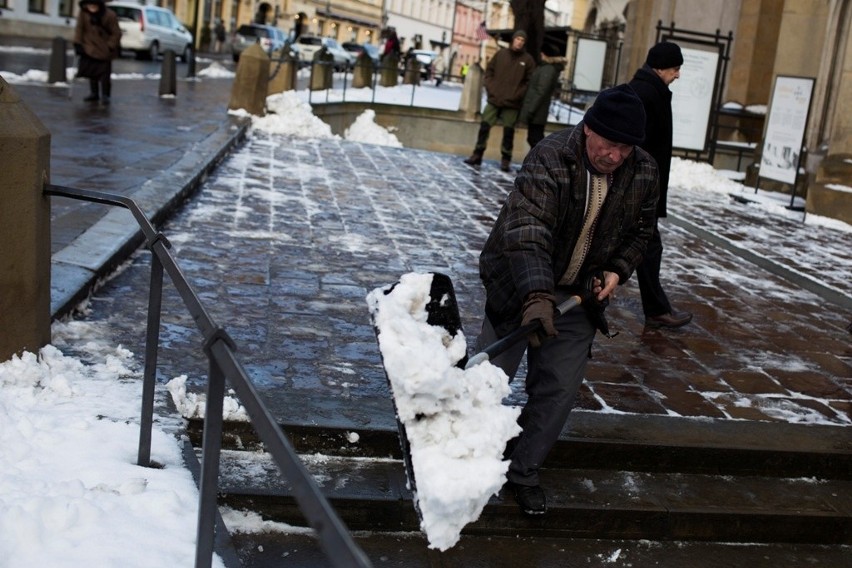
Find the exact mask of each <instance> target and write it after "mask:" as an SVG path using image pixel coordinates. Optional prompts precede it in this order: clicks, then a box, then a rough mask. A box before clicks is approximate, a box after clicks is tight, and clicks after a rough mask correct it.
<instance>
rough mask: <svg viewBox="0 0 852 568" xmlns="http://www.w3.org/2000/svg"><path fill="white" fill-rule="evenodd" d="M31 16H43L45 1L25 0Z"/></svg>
mask: <svg viewBox="0 0 852 568" xmlns="http://www.w3.org/2000/svg"><path fill="white" fill-rule="evenodd" d="M27 2H28V6H29V11H30V13H31V14H44V2H45V0H27Z"/></svg>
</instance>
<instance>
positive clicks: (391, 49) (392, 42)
mask: <svg viewBox="0 0 852 568" xmlns="http://www.w3.org/2000/svg"><path fill="white" fill-rule="evenodd" d="M401 53H402V46H401V45H400V44H399V36H398V35H396V30H395V29H393V28H391V29H390V30H388V37H387V39H385V46H384V49H383V50H382V57H385V56H388V55H393V56H394V57H396V58H397V60H399V56H400V54H401Z"/></svg>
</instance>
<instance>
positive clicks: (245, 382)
mask: <svg viewBox="0 0 852 568" xmlns="http://www.w3.org/2000/svg"><path fill="white" fill-rule="evenodd" d="M44 193H45V194H46V195H57V196H62V197H70V198H72V199H80V200H83V201H90V202H94V203H101V204H105V205H112V206H120V207H124V208H126V209H128V210H130V212H131V213H132V214H133V216H134V218H135V219H136V222H137V223H138V224H139V227H140V228H141V230H142V233H143V235H144V237H145V244H146V246H147V248H148V249H150V250H151V252H152V253H153V255H152V260H151V288H150V293H149V302H148V330H147V333H146V345H145V370H144V376H143V386H142V393H143V395H142V412H141V418H140V435H139V454H138V465H141V466H145V467H149V466H150V465H151V464H150V455H151V429H152V423H153V406H154V386H155V378H156V366H157V351H158V344H159V323H160V309H161V306H162V280H163V270H164V269H165V271H166V272H167V273H168V275H169V277H170V278H171V281H172V284H173V285H174V286H175V289H176V290H177V292H178V294H180V296H181V298H182V299H183V302H184V305H185V306H186V308H187V309H188V310H189V313H190V315H191V316H192V318H193V319H194V320H195V323H196V325H197V326H198V329H199V331H201V333H202V335H203V336H204V345H203V347H204V352H205V353H206V354H207V358H208V362H209V365H210V370H209V376H208V383H207V408H206V412H205V420H204V434H203V441H202V458H201V480H200V483H199V509H198V532H197V542H196V556H195V566H196V568H209V567H210V566H211V564H212V560H213V545H214V540H215V532H216V512H217V507H216V495H217V492H218V479H219V456H220V454H221V449H222V429H223V418H222V407H223V404H224V403H223V399H224V396H225V380H226V379H227V380H228V381H229V382H230V384H231V386H232V387H233V389H234V391H235V392H236V393H237V396H238V397H239V399H240V402H241V403H242V405H243V406H244V407H245V409H246V411H247V413H248V415H249V419H250V420H251V424H252V426H254V428H255V430H256V431H257V433H258V436H259V437H260V439H261V440H262V441H263V443H264V444H265V445H266V447H267V450H268V452H269V453H270V454H271V455H272V457H273V459H274V460H275V463H276V464H277V465H278V467H279V469H280V470H281V473H282V474H283V475H284V476H285V477H286V478H287V479H288V480H289V481H290V482H291V483H292V486H293V494H294V497H295V498H296V502H297V503H298V505H299V508H300V509H301V511H302V514H303V515H304V517H305V519H306V520H307V521H308V523H309V524H310V525H311V527H313V529H314V530H315V531H316V532H317V534H318V537H319V541H320V544H321V546H322V547H323V550H324V552H325V554H326V556H328V558H329V559H330V560H331V561H332V563H333V564H334V565H335V566H341V567H364V568H369V567H371V566H372V563H371V562H370V560H369V559H368V558H367V556H366V554H365V553H364V551H363V550H362V549H361V548H360V547H359V546H358V545H357V544H356V543H355V542H354V540H353V539H352V536H351V534H350V533H349V530H348V529H347V528H346V526H345V525H344V524H343V521H341V520H340V518H339V517H338V516H337V514H336V513H335V511H334V509H333V508H332V507H331V504H330V503H329V502H328V500H327V499H326V498H325V496H324V495H323V494H322V492H321V491H320V489H319V486H318V485H317V483H316V481H315V480H314V478H313V477H312V476H311V474H310V473H309V472H308V471H307V469H306V468H305V466H304V464H302V461H301V460H300V459H299V456H298V454H296V451H295V449H294V448H293V445H292V444H291V443H290V441H289V440H288V439H287V436H286V435H285V434H284V432H282V431H281V429H280V428H279V427H278V424H277V423H276V422H275V419H274V418H273V416H272V414H271V413H270V412H269V410H268V409H267V408H266V405H264V404H263V401H261V399H260V397H259V396H258V394H257V391H256V390H255V388H254V385H253V384H252V382H251V379H250V378H249V376H248V374H247V373H246V371H245V369H244V368H243V366H242V364H241V363H240V362H239V360H238V359H237V358H236V355H235V354H234V351H236V346H235V344H234V341H233V340H232V339H231V338H230V337H229V336H228V334H227V332H226V331H225V330H224V329H223V328H221V327H219V326H218V325H217V324H216V323H215V322H214V321H213V318H212V317H210V315H209V314H208V313H207V310H205V309H204V306H203V305H202V304H201V301H200V300H199V298H198V295H197V294H196V293H195V291H194V290H193V289H192V286H191V285H190V284H189V282H188V281H187V280H186V277H185V276H184V275H183V273H182V272H181V269H180V267H179V266H178V264H177V262H176V261H175V258H174V257H173V256H172V254H171V253H170V252H169V248H171V245H170V243H169V242H168V240H167V239H166V238H165V236H164V235H163V234H162V233H159V232H157V231H156V230H155V229H154V227H153V225H152V224H151V222H150V221H149V220H148V218H147V217H146V216H145V213H144V212H143V211H142V209H141V208H140V207H139V206H138V205H137V204H136V202H135V201H133V200H132V199H130V198H128V197H124V196H122V195H115V194H110V193H103V192H98V191H91V190H85V189H76V188H71V187H64V186H58V185H50V184H46V185H45V187H44Z"/></svg>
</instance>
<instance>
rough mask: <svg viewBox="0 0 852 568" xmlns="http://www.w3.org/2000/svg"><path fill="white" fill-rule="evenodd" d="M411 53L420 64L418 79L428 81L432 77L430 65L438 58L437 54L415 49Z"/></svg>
mask: <svg viewBox="0 0 852 568" xmlns="http://www.w3.org/2000/svg"><path fill="white" fill-rule="evenodd" d="M412 53H413V54H414V57H416V58H417V61H419V62H420V78H421V79H428V78H429V77H430V76H431V75H432V63H434V62H435V59H437V58H438V52H437V51H429V50H428V49H415V50H414V51H413V52H412Z"/></svg>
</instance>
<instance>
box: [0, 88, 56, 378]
mask: <svg viewBox="0 0 852 568" xmlns="http://www.w3.org/2000/svg"><path fill="white" fill-rule="evenodd" d="M0 171H2V172H4V173H3V175H2V176H0V203H2V204H3V206H2V207H0V242H2V243H3V244H2V246H0V361H6V360H7V359H9V358H10V357H11V356H12V355H14V354H16V353H21V352H22V351H31V352H38V350H39V349H40V348H41V347H43V346H44V345H47V344H48V343H50V200H49V198H48V197H46V196H45V195H44V194H43V193H42V190H43V188H44V184H45V183H46V182H47V181H48V176H49V173H50V132H48V130H47V128H45V127H44V125H43V124H42V123H41V121H40V120H39V119H38V117H36V115H35V114H33V113H32V111H30V109H29V108H27V106H26V105H25V104H24V103H23V101H22V100H21V98H20V96H18V94H17V93H16V92H15V90H14V89H12V87H10V86H9V84H8V83H6V81H4V80H3V78H2V77H0Z"/></svg>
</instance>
